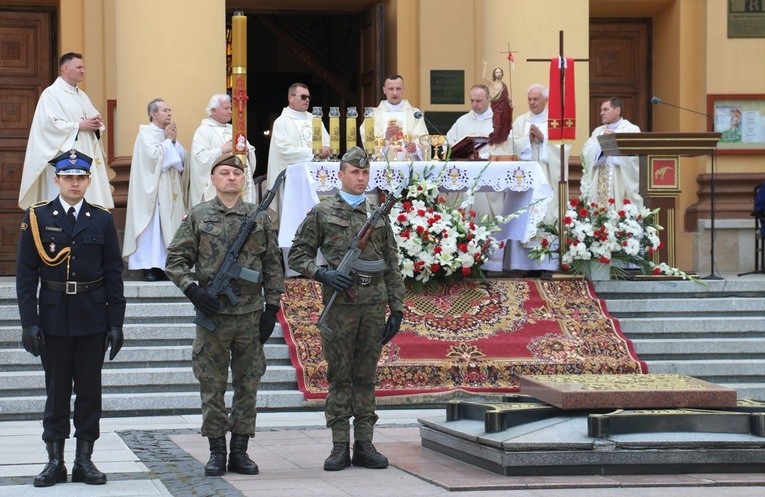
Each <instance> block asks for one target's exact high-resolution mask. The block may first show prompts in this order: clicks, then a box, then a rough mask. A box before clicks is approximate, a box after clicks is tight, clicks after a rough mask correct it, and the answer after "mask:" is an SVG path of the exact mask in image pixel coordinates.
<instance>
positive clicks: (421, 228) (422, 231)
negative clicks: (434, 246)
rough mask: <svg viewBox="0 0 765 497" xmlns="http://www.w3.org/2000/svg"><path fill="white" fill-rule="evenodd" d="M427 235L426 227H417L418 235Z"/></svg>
mask: <svg viewBox="0 0 765 497" xmlns="http://www.w3.org/2000/svg"><path fill="white" fill-rule="evenodd" d="M423 233H425V227H424V226H417V234H418V235H422V234H423Z"/></svg>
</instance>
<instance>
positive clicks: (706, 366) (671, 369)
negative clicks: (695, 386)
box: [647, 359, 765, 383]
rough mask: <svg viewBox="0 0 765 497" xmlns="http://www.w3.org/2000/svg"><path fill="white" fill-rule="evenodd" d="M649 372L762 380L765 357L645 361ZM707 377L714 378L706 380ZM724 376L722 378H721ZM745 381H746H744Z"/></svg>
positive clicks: (720, 380)
mask: <svg viewBox="0 0 765 497" xmlns="http://www.w3.org/2000/svg"><path fill="white" fill-rule="evenodd" d="M647 364H648V372H649V373H664V374H684V375H688V376H693V377H695V378H701V379H704V380H707V381H712V383H726V382H736V381H744V380H743V378H753V380H752V381H760V382H762V381H763V379H765V376H763V374H765V359H748V360H745V361H731V360H729V359H701V360H677V359H672V360H663V361H661V360H660V361H647ZM707 378H715V380H708V379H707ZM723 378H724V379H723ZM744 382H746V381H744Z"/></svg>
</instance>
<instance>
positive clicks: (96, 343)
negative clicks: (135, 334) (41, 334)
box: [41, 333, 105, 442]
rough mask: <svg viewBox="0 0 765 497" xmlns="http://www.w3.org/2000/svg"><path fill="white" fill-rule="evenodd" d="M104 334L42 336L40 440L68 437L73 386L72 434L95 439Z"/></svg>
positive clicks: (99, 415)
mask: <svg viewBox="0 0 765 497" xmlns="http://www.w3.org/2000/svg"><path fill="white" fill-rule="evenodd" d="M104 337H105V333H96V334H94V335H85V336H78V337H61V336H52V335H48V334H46V335H45V347H44V349H43V351H42V354H41V357H42V364H43V368H44V369H45V390H46V393H47V398H46V399H45V414H44V415H43V437H42V438H43V440H44V441H45V442H54V441H56V440H61V439H64V438H69V431H70V428H69V416H70V405H71V400H72V388H73V387H74V394H75V396H76V397H75V399H74V430H75V431H74V436H75V437H77V438H81V439H82V440H87V441H90V442H95V441H96V440H98V437H99V434H100V424H99V423H100V421H101V368H102V367H103V365H104Z"/></svg>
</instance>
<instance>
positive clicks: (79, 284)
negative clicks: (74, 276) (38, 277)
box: [42, 278, 104, 295]
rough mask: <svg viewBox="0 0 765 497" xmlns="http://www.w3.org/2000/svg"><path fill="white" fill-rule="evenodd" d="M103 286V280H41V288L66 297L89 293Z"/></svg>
mask: <svg viewBox="0 0 765 497" xmlns="http://www.w3.org/2000/svg"><path fill="white" fill-rule="evenodd" d="M102 286H104V279H103V278H99V279H97V280H95V281H48V280H42V287H43V288H47V289H48V290H53V291H54V292H64V293H66V294H67V295H75V294H78V293H82V292H90V291H91V290H95V289H96V288H101V287H102Z"/></svg>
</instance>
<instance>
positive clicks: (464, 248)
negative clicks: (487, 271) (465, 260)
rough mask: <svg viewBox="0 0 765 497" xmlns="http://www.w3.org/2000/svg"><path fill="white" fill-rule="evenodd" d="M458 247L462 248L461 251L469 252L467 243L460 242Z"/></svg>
mask: <svg viewBox="0 0 765 497" xmlns="http://www.w3.org/2000/svg"><path fill="white" fill-rule="evenodd" d="M457 248H458V249H460V252H463V253H467V251H468V246H467V243H460V244H459V245H458V246H457Z"/></svg>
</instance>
